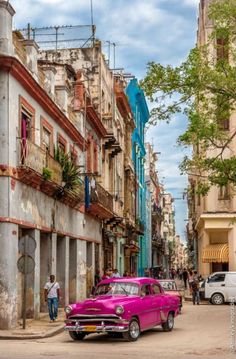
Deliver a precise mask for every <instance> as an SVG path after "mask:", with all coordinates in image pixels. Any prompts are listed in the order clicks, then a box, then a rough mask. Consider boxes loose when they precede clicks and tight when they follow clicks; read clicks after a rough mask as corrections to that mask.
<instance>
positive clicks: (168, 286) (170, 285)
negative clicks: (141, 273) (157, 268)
mask: <svg viewBox="0 0 236 359" xmlns="http://www.w3.org/2000/svg"><path fill="white" fill-rule="evenodd" d="M161 286H162V287H163V288H164V290H177V287H176V283H175V282H173V281H163V282H161Z"/></svg>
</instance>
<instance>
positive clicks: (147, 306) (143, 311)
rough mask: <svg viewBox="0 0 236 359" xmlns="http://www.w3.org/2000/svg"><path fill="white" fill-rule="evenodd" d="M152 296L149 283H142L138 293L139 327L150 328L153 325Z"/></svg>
mask: <svg viewBox="0 0 236 359" xmlns="http://www.w3.org/2000/svg"><path fill="white" fill-rule="evenodd" d="M154 308H155V306H154V296H153V293H152V290H151V285H150V284H143V285H142V287H141V293H140V305H139V319H140V325H141V329H142V330H143V329H147V328H151V327H153V326H154V325H155V316H154Z"/></svg>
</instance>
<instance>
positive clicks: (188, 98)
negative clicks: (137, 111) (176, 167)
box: [141, 0, 236, 195]
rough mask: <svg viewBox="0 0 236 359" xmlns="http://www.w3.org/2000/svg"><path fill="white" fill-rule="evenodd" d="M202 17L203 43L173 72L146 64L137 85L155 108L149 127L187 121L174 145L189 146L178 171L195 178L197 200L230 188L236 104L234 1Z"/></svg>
mask: <svg viewBox="0 0 236 359" xmlns="http://www.w3.org/2000/svg"><path fill="white" fill-rule="evenodd" d="M208 16H209V21H210V22H211V23H212V24H213V27H212V32H211V33H210V35H209V38H208V41H207V42H206V43H201V38H200V37H199V41H198V42H199V44H198V46H197V47H195V48H194V49H192V50H191V51H190V53H189V55H188V57H187V59H186V60H185V61H184V62H183V63H182V64H180V65H179V66H176V67H173V66H170V65H167V66H163V65H161V64H158V63H154V62H150V63H149V64H148V67H147V74H146V77H145V78H144V79H143V80H142V81H141V86H142V87H143V89H144V91H145V93H146V95H147V96H148V97H149V99H150V100H151V102H153V103H154V104H155V107H154V109H153V110H152V112H151V120H150V123H151V124H153V125H155V124H156V123H157V121H159V120H165V121H167V122H169V121H170V120H171V118H172V117H173V116H174V115H176V114H184V115H186V116H187V117H188V127H187V130H186V131H185V132H184V133H183V134H182V135H181V136H180V137H179V139H178V144H179V145H183V146H192V147H193V155H192V157H191V158H188V157H185V158H184V160H183V162H182V163H181V165H180V169H181V171H182V172H184V173H188V174H193V175H195V176H196V177H197V178H198V180H197V182H198V188H197V191H198V193H200V194H202V195H205V194H207V192H208V190H209V189H210V187H211V186H212V185H218V186H226V185H228V184H229V183H232V184H233V185H234V184H236V156H235V154H234V151H232V142H234V141H235V138H236V129H235V127H234V126H232V127H231V128H230V129H228V127H227V126H228V120H229V117H230V115H232V113H233V112H234V111H235V100H236V47H235V41H236V26H235V23H236V0H215V1H214V2H212V4H211V6H210V8H209V13H208Z"/></svg>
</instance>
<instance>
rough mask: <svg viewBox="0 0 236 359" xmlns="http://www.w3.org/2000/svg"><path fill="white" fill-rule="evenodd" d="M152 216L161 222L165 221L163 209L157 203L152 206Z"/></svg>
mask: <svg viewBox="0 0 236 359" xmlns="http://www.w3.org/2000/svg"><path fill="white" fill-rule="evenodd" d="M152 216H153V217H155V218H159V219H160V220H163V218H164V217H163V211H162V208H161V207H159V206H158V205H157V204H156V203H153V205H152Z"/></svg>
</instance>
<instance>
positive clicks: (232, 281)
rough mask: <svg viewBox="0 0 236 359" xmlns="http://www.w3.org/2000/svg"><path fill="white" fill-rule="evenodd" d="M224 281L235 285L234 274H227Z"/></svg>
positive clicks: (235, 275) (235, 278)
mask: <svg viewBox="0 0 236 359" xmlns="http://www.w3.org/2000/svg"><path fill="white" fill-rule="evenodd" d="M226 281H227V283H228V285H229V286H233V287H234V286H235V287H236V274H227V278H226Z"/></svg>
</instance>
